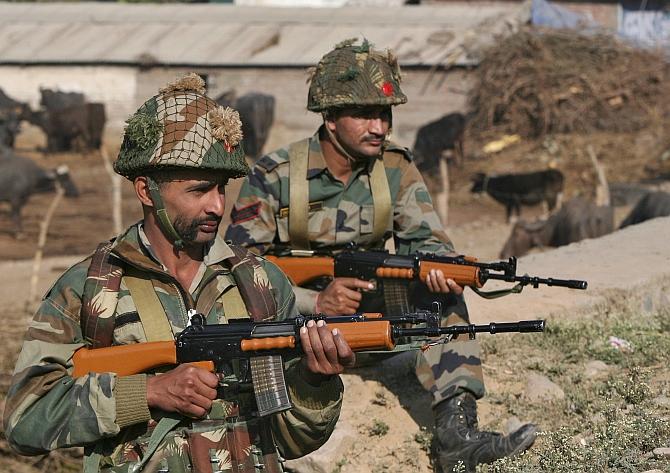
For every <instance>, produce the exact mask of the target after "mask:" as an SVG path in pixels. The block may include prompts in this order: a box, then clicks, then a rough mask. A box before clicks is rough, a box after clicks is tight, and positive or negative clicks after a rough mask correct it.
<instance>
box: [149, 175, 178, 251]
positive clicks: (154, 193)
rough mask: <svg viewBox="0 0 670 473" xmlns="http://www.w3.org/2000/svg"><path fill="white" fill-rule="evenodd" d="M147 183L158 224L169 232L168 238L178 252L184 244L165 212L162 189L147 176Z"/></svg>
mask: <svg viewBox="0 0 670 473" xmlns="http://www.w3.org/2000/svg"><path fill="white" fill-rule="evenodd" d="M147 183H148V184H149V195H150V196H151V200H152V201H153V203H154V208H155V209H156V216H157V217H158V223H159V224H160V226H161V228H162V229H163V230H164V231H165V232H167V234H168V236H169V237H170V238H171V239H172V240H173V241H174V246H175V248H177V249H178V250H181V249H182V248H184V242H183V240H182V239H181V237H180V236H179V234H178V233H177V230H175V229H174V227H173V226H172V222H170V217H168V214H167V210H165V204H163V198H162V197H161V193H160V188H159V187H158V183H157V182H156V181H155V180H153V178H151V177H148V176H147Z"/></svg>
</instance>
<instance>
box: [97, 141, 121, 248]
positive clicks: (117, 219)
mask: <svg viewBox="0 0 670 473" xmlns="http://www.w3.org/2000/svg"><path fill="white" fill-rule="evenodd" d="M100 155H101V156H102V161H103V163H104V165H105V171H107V175H108V176H109V180H110V181H111V182H112V223H113V231H114V235H119V234H120V233H121V231H122V230H123V216H122V213H121V212H122V211H121V208H122V207H121V206H122V201H121V176H119V175H118V174H117V173H115V172H114V168H113V167H112V161H111V160H110V159H109V153H108V152H107V147H106V146H105V145H104V144H103V145H102V146H101V147H100Z"/></svg>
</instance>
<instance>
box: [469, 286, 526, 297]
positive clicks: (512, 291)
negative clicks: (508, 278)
mask: <svg viewBox="0 0 670 473" xmlns="http://www.w3.org/2000/svg"><path fill="white" fill-rule="evenodd" d="M472 290H473V291H475V294H477V295H478V296H479V297H483V298H484V299H497V298H499V297H503V296H506V295H507V294H519V293H520V292H521V291H523V284H521V283H519V284H517V285H516V286H514V287H513V288H511V289H498V290H496V291H488V292H484V291H480V290H479V289H477V288H476V287H473V288H472Z"/></svg>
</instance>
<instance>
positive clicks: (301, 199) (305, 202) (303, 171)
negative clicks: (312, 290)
mask: <svg viewBox="0 0 670 473" xmlns="http://www.w3.org/2000/svg"><path fill="white" fill-rule="evenodd" d="M288 153H289V156H290V162H289V207H288V208H289V217H288V235H289V239H290V241H291V248H292V249H295V250H309V233H308V219H309V182H308V181H307V165H308V163H309V139H306V140H302V141H298V142H297V143H293V144H291V145H290V146H289V151H288Z"/></svg>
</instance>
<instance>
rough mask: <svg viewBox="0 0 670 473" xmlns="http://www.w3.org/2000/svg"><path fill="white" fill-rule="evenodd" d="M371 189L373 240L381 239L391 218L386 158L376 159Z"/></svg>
mask: <svg viewBox="0 0 670 473" xmlns="http://www.w3.org/2000/svg"><path fill="white" fill-rule="evenodd" d="M370 191H371V192H372V204H373V212H374V214H373V215H374V217H373V220H372V241H373V242H376V241H380V240H381V239H383V238H384V234H385V233H386V230H387V229H388V224H389V221H390V220H391V191H390V189H389V181H388V178H387V177H386V170H385V169H384V159H383V158H382V157H379V158H377V159H375V162H374V164H373V165H372V170H371V171H370Z"/></svg>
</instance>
